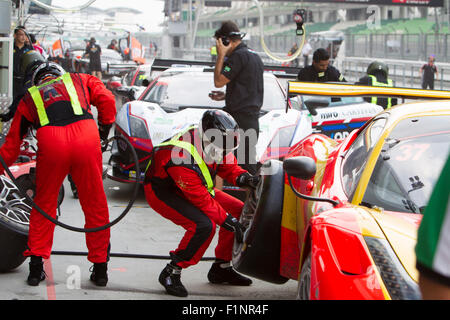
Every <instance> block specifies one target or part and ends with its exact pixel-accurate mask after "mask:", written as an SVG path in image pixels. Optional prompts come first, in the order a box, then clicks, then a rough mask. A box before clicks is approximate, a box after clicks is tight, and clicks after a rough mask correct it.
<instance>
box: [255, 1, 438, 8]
mask: <svg viewBox="0 0 450 320" xmlns="http://www.w3.org/2000/svg"><path fill="white" fill-rule="evenodd" d="M260 1H265V0H260ZM270 1H274V0H270ZM275 1H286V0H275ZM292 2H294V1H292ZM305 2H306V3H313V2H322V3H324V2H327V3H354V4H355V3H360V4H373V5H393V6H402V5H403V6H428V7H443V6H444V0H308V1H305Z"/></svg>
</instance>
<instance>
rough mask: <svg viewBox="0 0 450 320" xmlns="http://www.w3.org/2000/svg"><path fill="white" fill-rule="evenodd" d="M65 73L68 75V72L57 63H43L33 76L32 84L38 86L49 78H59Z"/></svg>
mask: <svg viewBox="0 0 450 320" xmlns="http://www.w3.org/2000/svg"><path fill="white" fill-rule="evenodd" d="M64 73H66V71H65V70H64V69H63V68H62V67H61V66H60V65H59V64H57V63H54V62H46V63H41V64H40V65H39V67H37V68H36V70H34V73H33V76H32V78H31V84H32V85H33V86H36V85H38V84H39V82H40V81H41V80H43V79H45V78H46V77H48V76H53V77H59V76H62V75H63V74H64Z"/></svg>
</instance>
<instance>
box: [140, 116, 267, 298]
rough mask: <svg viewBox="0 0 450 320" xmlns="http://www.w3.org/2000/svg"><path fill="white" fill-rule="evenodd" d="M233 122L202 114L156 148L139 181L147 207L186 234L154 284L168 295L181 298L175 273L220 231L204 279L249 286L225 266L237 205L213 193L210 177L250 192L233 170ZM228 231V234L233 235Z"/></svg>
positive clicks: (247, 180)
mask: <svg viewBox="0 0 450 320" xmlns="http://www.w3.org/2000/svg"><path fill="white" fill-rule="evenodd" d="M238 129H239V128H238V125H237V123H236V121H235V120H234V119H233V117H231V116H230V115H229V114H228V113H226V112H225V111H222V110H214V111H211V110H210V111H206V112H205V113H204V115H203V117H202V119H201V121H200V124H199V126H198V127H197V126H193V127H191V128H189V129H188V130H187V131H185V132H182V133H180V134H178V135H176V136H175V137H173V138H172V139H171V140H169V141H166V142H163V143H161V144H160V145H158V146H156V147H155V149H154V151H153V155H152V159H151V162H150V163H149V165H148V167H147V170H146V175H145V182H144V189H145V195H146V199H147V201H148V203H149V204H150V206H151V207H152V208H153V209H154V210H155V211H156V212H158V213H159V214H160V215H162V216H163V217H164V218H167V219H169V220H171V221H172V222H173V223H175V224H177V225H179V226H181V227H183V228H184V229H186V232H185V234H184V237H183V239H182V240H181V242H180V244H179V246H178V248H177V249H176V250H174V251H171V252H170V256H171V258H172V260H171V262H170V263H169V264H168V265H167V266H166V267H165V268H164V269H163V270H162V272H161V274H160V276H159V282H160V283H161V284H162V285H163V286H164V287H165V289H166V291H167V293H168V294H171V295H174V296H180V297H186V296H187V295H188V292H187V290H186V288H185V287H184V285H183V284H182V283H181V278H180V276H181V270H182V269H183V268H187V267H189V266H192V265H195V264H197V263H198V262H199V261H200V259H201V257H202V256H203V254H204V253H205V251H206V249H207V248H208V246H209V244H210V243H211V240H212V239H213V236H214V233H215V230H216V225H217V226H220V227H221V229H220V231H219V240H218V244H217V247H216V249H215V257H216V261H215V262H214V263H213V265H212V267H211V269H210V271H209V273H208V280H209V281H210V282H211V283H227V284H231V285H239V286H248V285H250V284H251V283H252V281H251V280H250V279H248V278H246V277H243V276H242V275H240V274H238V273H237V272H236V271H234V269H233V268H232V267H231V263H230V262H231V258H232V249H233V241H234V236H236V241H239V242H242V238H243V231H244V228H243V226H242V225H241V224H240V223H239V221H238V219H239V216H240V214H241V211H242V207H243V203H242V201H240V200H238V199H236V198H234V197H232V196H230V195H228V194H226V193H224V192H222V191H220V190H217V189H215V188H214V184H213V181H214V180H215V176H216V174H217V175H219V176H220V177H221V178H223V179H225V180H227V181H228V182H230V183H233V184H235V185H237V186H241V187H253V188H254V187H256V185H257V183H258V181H259V176H252V175H250V174H249V173H248V172H247V171H245V170H244V169H242V168H241V167H239V166H238V165H237V161H236V158H235V156H234V155H233V152H232V151H233V150H235V149H236V148H237V147H238V145H239V130H238ZM233 232H234V233H233Z"/></svg>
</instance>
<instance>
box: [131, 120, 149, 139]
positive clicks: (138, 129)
mask: <svg viewBox="0 0 450 320" xmlns="http://www.w3.org/2000/svg"><path fill="white" fill-rule="evenodd" d="M130 135H131V136H132V137H135V138H141V139H150V135H149V134H148V130H147V124H146V122H145V120H144V119H141V118H137V117H134V116H132V115H130Z"/></svg>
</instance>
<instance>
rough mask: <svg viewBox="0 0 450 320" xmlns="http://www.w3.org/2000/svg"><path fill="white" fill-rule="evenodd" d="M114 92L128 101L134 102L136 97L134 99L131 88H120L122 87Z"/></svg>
mask: <svg viewBox="0 0 450 320" xmlns="http://www.w3.org/2000/svg"><path fill="white" fill-rule="evenodd" d="M115 92H116V93H117V95H119V96H121V97H125V98H127V99H129V100H130V101H133V100H136V97H135V94H136V91H135V90H134V89H133V88H130V87H126V86H122V87H118V88H116V90H115Z"/></svg>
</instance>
